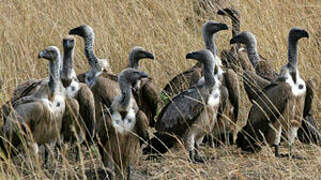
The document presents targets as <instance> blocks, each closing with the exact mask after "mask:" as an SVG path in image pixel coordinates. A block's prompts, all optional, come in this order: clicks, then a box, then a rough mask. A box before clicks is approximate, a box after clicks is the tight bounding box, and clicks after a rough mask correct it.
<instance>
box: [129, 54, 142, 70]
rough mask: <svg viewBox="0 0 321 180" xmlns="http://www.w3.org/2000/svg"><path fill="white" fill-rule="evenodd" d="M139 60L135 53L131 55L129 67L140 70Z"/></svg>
mask: <svg viewBox="0 0 321 180" xmlns="http://www.w3.org/2000/svg"><path fill="white" fill-rule="evenodd" d="M139 60H140V58H137V57H136V56H135V53H130V55H129V67H131V68H134V69H139Z"/></svg>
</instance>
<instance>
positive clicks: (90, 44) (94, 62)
mask: <svg viewBox="0 0 321 180" xmlns="http://www.w3.org/2000/svg"><path fill="white" fill-rule="evenodd" d="M84 39H85V55H86V58H87V59H88V63H89V65H90V67H91V68H92V69H94V70H95V71H96V72H99V71H100V70H101V67H100V66H99V63H98V59H97V57H96V55H95V53H94V41H95V34H94V33H91V34H88V35H87V36H86V37H85V38H84Z"/></svg>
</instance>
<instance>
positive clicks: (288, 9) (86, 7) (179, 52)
mask: <svg viewBox="0 0 321 180" xmlns="http://www.w3.org/2000/svg"><path fill="white" fill-rule="evenodd" d="M221 4H222V5H226V6H230V5H233V6H234V7H236V8H237V9H239V10H240V11H241V15H242V25H241V29H242V30H248V31H251V32H253V33H254V34H255V35H256V37H257V40H258V46H259V48H258V50H259V52H260V54H262V55H264V56H265V57H267V58H268V59H272V60H273V65H274V66H275V68H276V69H279V68H280V66H281V65H283V64H284V63H285V62H286V61H287V34H288V31H289V29H290V28H291V27H293V26H299V27H302V28H304V29H306V30H307V31H308V32H309V33H310V39H309V40H301V41H300V48H299V63H300V65H299V68H300V71H301V75H302V76H303V77H304V78H311V77H314V79H315V81H316V85H317V86H316V97H315V101H314V102H315V104H314V108H315V118H316V121H317V124H318V125H320V118H321V114H320V113H319V111H320V110H321V109H320V107H321V106H320V102H319V97H320V95H321V90H320V87H319V84H320V83H321V77H320V76H321V74H320V72H319V70H320V69H321V63H320V62H319V60H320V56H321V50H320V47H321V39H320V37H321V21H320V17H321V2H320V1H319V0H309V1H308V0H292V1H286V2H283V1H278V0H261V1H233V2H232V3H221ZM194 8H195V2H194V1H190V0H180V1H170V0H164V1H157V0H127V1H124V0H120V1H115V0H108V1H103V0H96V1H87V0H77V1H76V0H71V1H61V0H58V1H47V0H30V1H26V0H25V1H23V0H22V1H5V2H3V1H2V2H1V3H0V12H1V15H0V24H1V25H0V68H1V69H0V74H1V77H2V79H3V90H2V91H1V95H0V102H1V103H4V102H5V101H6V100H8V99H9V98H10V96H11V95H12V92H13V89H14V88H15V87H16V85H17V84H19V83H20V82H22V81H24V80H27V79H31V78H41V77H45V76H47V73H48V72H47V69H48V68H47V63H46V62H43V61H39V60H37V58H36V56H37V54H38V52H39V50H41V49H43V48H45V47H47V46H49V45H56V46H58V47H60V48H61V44H62V38H63V37H64V36H65V35H67V33H68V31H69V29H71V28H73V27H76V26H78V25H80V24H84V23H86V24H89V25H91V26H92V27H93V28H94V30H95V32H96V54H97V56H98V57H101V58H108V59H109V60H110V63H111V65H112V69H113V71H114V72H115V73H118V72H119V71H120V70H121V69H122V68H124V67H125V66H126V65H127V62H128V54H129V51H130V49H131V48H132V47H134V46H136V45H140V46H143V47H145V48H146V49H147V50H150V51H152V52H153V53H154V54H155V55H156V62H148V61H145V62H143V69H144V70H145V71H146V72H148V73H149V75H150V76H151V77H153V79H155V81H154V82H155V84H156V85H157V87H158V88H159V90H160V89H161V88H162V87H163V86H164V85H165V84H166V83H167V82H168V80H169V79H171V78H172V77H173V76H174V75H175V74H177V73H178V72H181V71H183V70H184V69H186V68H188V67H190V66H191V64H193V63H194V62H191V61H186V60H185V58H184V57H185V54H186V53H187V52H189V51H192V50H197V49H201V48H203V47H204V44H203V42H202V38H201V25H202V24H203V23H204V22H205V21H206V19H214V20H217V21H221V22H226V23H228V24H230V22H229V20H228V19H223V18H221V17H219V16H217V15H215V13H214V12H207V13H206V12H204V16H202V17H200V16H198V15H197V14H196V13H195V12H194V11H193V9H194ZM230 38H231V32H230V31H226V32H220V33H219V34H218V35H217V40H216V42H217V45H218V48H219V50H222V49H225V48H229V44H228V42H229V39H230ZM75 58H76V60H75V68H76V71H77V72H79V73H81V72H84V71H86V70H87V69H88V65H87V62H86V61H85V58H84V55H83V42H82V40H80V39H78V42H77V50H76V57H75ZM242 95H243V96H242V104H241V119H242V121H245V119H246V118H245V117H246V116H247V112H248V111H249V103H248V102H247V100H246V96H244V93H242ZM296 147H297V151H298V152H299V153H300V154H302V155H304V156H305V157H306V158H307V159H306V160H302V161H294V160H286V159H276V158H274V157H273V153H272V152H271V149H270V148H264V150H263V151H262V152H261V153H259V154H254V155H244V154H241V153H240V152H239V150H236V148H235V147H232V148H230V147H222V148H218V149H209V148H203V149H204V151H205V154H206V155H207V156H210V157H213V159H210V160H209V161H208V162H207V163H206V164H204V165H199V164H196V165H195V164H192V163H190V162H189V161H187V154H186V153H185V152H184V151H182V150H179V151H177V150H173V151H172V152H171V153H168V154H166V155H165V156H164V157H163V158H161V159H158V160H152V161H148V160H144V159H145V158H146V157H140V158H139V161H137V163H136V170H135V172H134V177H136V178H137V179H141V178H146V177H147V178H152V179H153V178H154V179H195V178H197V179H198V178H199V179H235V178H236V179H281V178H282V179H320V178H321V175H320V169H321V158H320V157H321V149H320V147H315V146H307V145H302V144H300V143H297V146H296ZM65 149H66V150H68V148H65ZM81 152H82V156H81V161H80V163H78V162H76V161H75V159H74V157H71V156H72V155H73V154H74V153H73V152H72V151H70V150H69V151H67V152H65V155H62V158H61V159H57V158H51V159H50V162H51V163H50V165H49V167H48V168H42V167H41V162H42V160H41V159H42V158H39V157H38V160H37V159H35V157H32V156H29V155H24V156H23V157H22V158H17V159H15V160H14V162H12V161H4V162H2V165H0V174H1V176H2V178H4V179H7V178H9V179H45V178H49V179H52V178H59V179H67V177H69V178H75V179H78V178H79V179H83V178H84V176H85V175H87V176H88V178H94V177H95V174H96V173H98V172H97V170H100V169H101V167H102V165H101V162H100V161H99V157H98V155H97V150H96V149H95V148H94V147H93V148H92V151H88V150H86V149H83V151H81ZM39 159H40V160H39ZM90 169H91V170H90Z"/></svg>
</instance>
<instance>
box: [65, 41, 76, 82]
mask: <svg viewBox="0 0 321 180" xmlns="http://www.w3.org/2000/svg"><path fill="white" fill-rule="evenodd" d="M73 56H74V48H72V49H70V48H65V47H64V57H63V66H62V77H64V78H66V79H67V80H71V79H72V64H73Z"/></svg>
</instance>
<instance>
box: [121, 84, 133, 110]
mask: <svg viewBox="0 0 321 180" xmlns="http://www.w3.org/2000/svg"><path fill="white" fill-rule="evenodd" d="M119 87H120V90H121V96H120V102H119V105H120V106H121V107H122V108H124V109H127V107H128V106H129V102H130V98H131V96H132V91H131V88H132V87H131V85H130V83H128V82H127V81H126V80H125V79H123V78H119Z"/></svg>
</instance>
